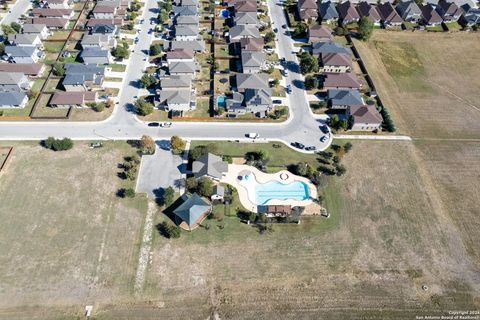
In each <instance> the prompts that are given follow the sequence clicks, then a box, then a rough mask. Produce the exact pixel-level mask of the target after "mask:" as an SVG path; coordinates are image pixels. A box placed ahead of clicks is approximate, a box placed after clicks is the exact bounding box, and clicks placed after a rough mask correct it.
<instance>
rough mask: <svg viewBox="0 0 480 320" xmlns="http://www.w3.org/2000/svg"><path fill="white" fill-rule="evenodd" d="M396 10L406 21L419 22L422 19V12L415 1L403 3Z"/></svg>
mask: <svg viewBox="0 0 480 320" xmlns="http://www.w3.org/2000/svg"><path fill="white" fill-rule="evenodd" d="M395 9H396V10H397V13H398V14H399V15H400V17H402V19H403V20H404V21H408V22H419V21H420V20H421V19H422V10H420V8H419V7H418V5H417V4H416V3H415V1H413V0H410V1H401V2H400V3H398V4H397V6H396V7H395Z"/></svg>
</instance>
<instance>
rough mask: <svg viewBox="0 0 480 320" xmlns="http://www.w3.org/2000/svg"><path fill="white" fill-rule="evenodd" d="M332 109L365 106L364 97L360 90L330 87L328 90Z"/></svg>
mask: <svg viewBox="0 0 480 320" xmlns="http://www.w3.org/2000/svg"><path fill="white" fill-rule="evenodd" d="M327 96H328V103H329V107H330V108H331V109H340V110H342V109H343V110H346V109H347V108H348V107H351V106H363V105H364V103H363V99H362V96H361V95H360V92H358V90H344V89H330V90H328V92H327Z"/></svg>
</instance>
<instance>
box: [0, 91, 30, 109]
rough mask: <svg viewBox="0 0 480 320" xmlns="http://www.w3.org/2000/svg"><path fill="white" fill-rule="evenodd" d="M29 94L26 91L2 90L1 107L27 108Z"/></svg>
mask: <svg viewBox="0 0 480 320" xmlns="http://www.w3.org/2000/svg"><path fill="white" fill-rule="evenodd" d="M27 102H28V96H27V94H26V93H25V92H23V91H22V92H2V91H0V108H25V105H26V104H27Z"/></svg>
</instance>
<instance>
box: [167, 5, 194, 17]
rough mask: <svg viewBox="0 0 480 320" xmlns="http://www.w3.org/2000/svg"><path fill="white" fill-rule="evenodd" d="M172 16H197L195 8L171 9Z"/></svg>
mask: <svg viewBox="0 0 480 320" xmlns="http://www.w3.org/2000/svg"><path fill="white" fill-rule="evenodd" d="M173 14H174V15H175V16H176V17H178V16H198V9H197V7H173Z"/></svg>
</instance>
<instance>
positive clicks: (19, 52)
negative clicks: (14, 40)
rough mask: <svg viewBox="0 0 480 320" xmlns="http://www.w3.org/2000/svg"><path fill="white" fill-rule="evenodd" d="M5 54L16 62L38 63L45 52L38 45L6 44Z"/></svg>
mask: <svg viewBox="0 0 480 320" xmlns="http://www.w3.org/2000/svg"><path fill="white" fill-rule="evenodd" d="M5 55H6V56H7V59H8V60H9V61H12V62H14V63H37V62H38V61H39V60H40V59H42V58H43V56H44V53H43V51H40V50H38V48H37V47H19V46H5Z"/></svg>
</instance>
